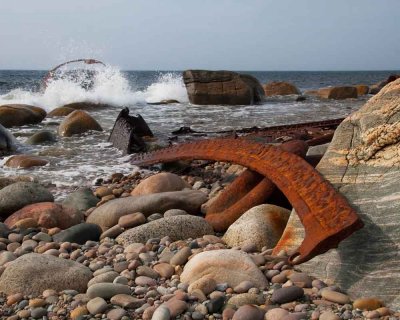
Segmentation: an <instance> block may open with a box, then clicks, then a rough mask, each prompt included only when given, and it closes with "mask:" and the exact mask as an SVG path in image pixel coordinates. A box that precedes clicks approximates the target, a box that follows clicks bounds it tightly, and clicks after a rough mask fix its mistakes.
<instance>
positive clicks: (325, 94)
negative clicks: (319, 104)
mask: <svg viewBox="0 0 400 320" xmlns="http://www.w3.org/2000/svg"><path fill="white" fill-rule="evenodd" d="M306 94H310V95H315V96H318V97H320V98H323V99H334V100H343V99H351V98H353V99H356V98H357V97H358V95H357V89H356V88H355V87H352V86H343V87H328V88H322V89H319V90H312V91H306Z"/></svg>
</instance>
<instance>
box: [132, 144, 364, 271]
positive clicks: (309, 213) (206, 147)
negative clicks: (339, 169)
mask: <svg viewBox="0 0 400 320" xmlns="http://www.w3.org/2000/svg"><path fill="white" fill-rule="evenodd" d="M194 159H204V160H215V161H230V162H234V163H237V164H240V165H243V166H245V167H247V168H249V169H251V170H254V171H256V172H258V173H260V174H262V175H264V176H265V177H268V178H269V179H270V180H271V181H272V182H273V183H274V184H275V185H276V186H277V187H278V188H279V189H280V190H281V191H282V192H283V193H284V194H285V196H286V197H287V198H288V200H289V201H290V203H291V204H292V206H293V208H294V209H295V210H296V212H297V214H298V215H299V217H300V220H301V222H302V224H303V226H304V229H305V238H304V240H303V242H302V244H301V245H300V247H299V248H298V249H297V250H296V252H295V253H293V254H292V255H291V256H290V257H289V262H290V263H292V264H299V263H302V262H305V261H308V260H310V259H311V258H313V257H315V256H316V255H318V254H321V253H324V252H326V251H327V250H329V249H331V248H335V247H337V246H338V244H339V242H340V241H342V240H343V239H345V238H347V237H348V236H349V235H351V234H352V233H353V232H354V231H356V230H358V229H360V228H362V227H363V225H364V224H363V222H362V221H361V219H360V218H359V216H358V215H357V214H356V212H355V211H354V210H353V209H352V208H351V207H350V205H349V204H348V202H347V200H346V199H345V198H344V197H343V196H342V195H341V194H339V193H338V192H336V190H335V189H334V188H333V187H332V186H331V185H330V183H329V182H327V181H326V180H325V179H324V178H323V177H322V176H321V175H320V174H319V173H318V172H317V171H316V170H315V169H314V168H312V167H311V166H310V165H309V164H308V163H307V162H306V161H304V160H303V159H302V158H300V157H299V156H296V155H294V154H291V153H289V152H286V151H284V150H282V149H280V148H278V147H275V146H272V145H265V144H260V143H257V142H253V141H247V140H244V139H213V140H203V141H197V142H195V143H188V144H181V145H177V146H173V147H170V148H166V149H161V150H158V151H155V152H151V153H147V154H142V155H138V156H135V157H133V159H132V163H133V164H136V165H151V164H155V163H159V162H170V161H177V160H194Z"/></svg>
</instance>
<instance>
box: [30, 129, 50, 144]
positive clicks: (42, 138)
mask: <svg viewBox="0 0 400 320" xmlns="http://www.w3.org/2000/svg"><path fill="white" fill-rule="evenodd" d="M54 141H56V135H55V134H54V133H53V132H52V131H49V130H41V131H39V132H36V133H35V134H33V135H32V136H30V137H29V138H28V139H27V140H26V141H25V143H26V144H30V145H35V144H42V143H47V142H54Z"/></svg>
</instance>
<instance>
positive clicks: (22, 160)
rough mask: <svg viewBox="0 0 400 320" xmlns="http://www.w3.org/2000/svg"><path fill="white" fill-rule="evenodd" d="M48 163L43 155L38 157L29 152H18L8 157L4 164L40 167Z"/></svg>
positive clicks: (11, 166)
mask: <svg viewBox="0 0 400 320" xmlns="http://www.w3.org/2000/svg"><path fill="white" fill-rule="evenodd" d="M48 163H49V161H47V160H46V159H45V158H43V157H38V156H34V155H30V154H18V155H15V156H12V157H10V158H8V159H7V161H6V162H5V163H4V165H5V166H6V167H10V168H24V169H28V168H32V167H42V166H45V165H46V164H48Z"/></svg>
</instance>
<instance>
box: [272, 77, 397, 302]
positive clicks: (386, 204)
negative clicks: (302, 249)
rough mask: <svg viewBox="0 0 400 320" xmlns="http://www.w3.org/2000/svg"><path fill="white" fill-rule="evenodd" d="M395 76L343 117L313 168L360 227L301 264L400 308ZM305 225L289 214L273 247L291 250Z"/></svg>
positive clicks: (355, 293)
mask: <svg viewBox="0 0 400 320" xmlns="http://www.w3.org/2000/svg"><path fill="white" fill-rule="evenodd" d="M399 118H400V80H396V81H395V82H392V83H390V84H389V85H387V86H386V87H385V88H383V89H382V90H381V91H380V93H379V94H377V95H376V96H374V97H373V98H371V99H370V100H369V101H368V102H367V103H366V104H365V105H364V106H363V107H362V108H361V109H360V110H358V111H356V112H354V113H352V114H351V115H350V116H349V117H348V118H347V119H346V120H344V121H343V122H342V123H341V124H340V126H339V127H338V129H337V130H336V132H335V136H334V138H333V140H332V142H331V144H330V146H329V148H328V151H327V152H326V153H325V155H324V157H323V158H322V160H321V162H320V163H319V164H318V166H317V169H318V170H319V171H320V172H321V173H322V175H323V176H324V177H325V178H326V179H328V180H329V181H330V182H331V183H332V184H333V185H334V186H335V187H336V189H338V190H339V191H340V192H341V193H342V194H343V195H344V196H345V197H346V198H347V200H348V201H349V203H350V204H351V206H352V207H353V208H354V209H355V210H356V211H357V213H358V214H359V215H360V217H361V219H362V220H363V222H364V224H365V226H364V228H363V229H361V230H360V231H358V232H356V233H354V234H353V235H351V236H350V237H349V238H348V239H346V240H344V241H342V242H341V243H340V245H339V248H338V249H336V250H330V251H329V252H327V253H325V254H323V255H321V256H318V257H315V258H314V259H312V260H311V261H309V262H307V263H304V264H302V265H301V269H302V270H303V271H305V272H308V273H310V274H311V275H315V276H316V277H318V278H320V279H327V278H328V279H333V280H334V281H335V283H337V284H338V285H339V286H340V287H341V288H343V289H344V290H346V292H347V293H348V294H349V295H350V296H352V297H360V296H361V295H362V296H367V297H368V296H370V297H377V298H379V299H380V300H382V301H383V302H385V303H386V305H387V306H389V307H392V308H394V309H399V308H400V296H399V294H398V288H399V286H400V258H399V252H398V248H399V245H400V236H399V232H398V229H399V220H398V219H397V215H398V213H399V211H400V201H399V199H400V192H399V190H400V183H399V181H400V165H399V163H400V161H399V160H400V156H399V148H400V143H399V140H400V134H399V132H400V131H399V128H400V121H399ZM303 237H304V228H303V227H302V225H301V223H300V221H299V219H298V217H297V216H296V214H295V213H294V212H292V214H291V217H290V219H289V222H288V226H287V228H286V230H285V232H284V235H283V237H282V240H281V241H280V242H279V243H278V245H277V247H276V251H279V250H281V249H287V250H289V251H290V250H293V249H294V248H296V247H297V246H298V245H299V244H300V243H301V241H302V239H303Z"/></svg>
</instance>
